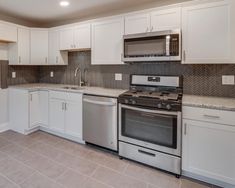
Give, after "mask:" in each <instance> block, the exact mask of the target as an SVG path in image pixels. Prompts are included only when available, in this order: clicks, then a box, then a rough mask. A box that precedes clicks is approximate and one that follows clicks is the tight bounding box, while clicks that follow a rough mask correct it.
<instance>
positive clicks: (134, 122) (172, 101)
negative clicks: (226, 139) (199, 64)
mask: <svg viewBox="0 0 235 188" xmlns="http://www.w3.org/2000/svg"><path fill="white" fill-rule="evenodd" d="M118 101H119V103H120V105H119V155H120V156H121V157H125V158H130V159H133V160H136V161H139V162H142V163H145V164H148V165H151V166H154V167H157V168H160V169H163V170H166V171H169V172H172V173H175V174H176V175H180V174H181V129H182V127H181V120H182V117H181V108H182V79H181V77H166V76H145V75H132V77H131V87H130V91H127V92H125V93H123V94H122V95H120V96H119V98H118Z"/></svg>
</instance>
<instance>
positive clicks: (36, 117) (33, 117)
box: [29, 91, 40, 128]
mask: <svg viewBox="0 0 235 188" xmlns="http://www.w3.org/2000/svg"><path fill="white" fill-rule="evenodd" d="M29 98H30V99H29V101H30V102H29V128H33V127H35V126H38V124H39V123H40V98H39V92H38V91H36V92H30V93H29Z"/></svg>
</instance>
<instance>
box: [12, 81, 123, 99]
mask: <svg viewBox="0 0 235 188" xmlns="http://www.w3.org/2000/svg"><path fill="white" fill-rule="evenodd" d="M64 87H78V86H77V85H66V84H43V83H42V84H41V83H35V84H22V85H15V86H10V88H17V89H25V90H29V91H35V90H55V91H66V92H73V93H84V94H90V95H98V96H106V97H118V96H119V95H120V94H122V93H124V92H125V91H126V90H123V89H109V88H102V87H88V86H85V87H81V89H79V90H74V89H65V88H64Z"/></svg>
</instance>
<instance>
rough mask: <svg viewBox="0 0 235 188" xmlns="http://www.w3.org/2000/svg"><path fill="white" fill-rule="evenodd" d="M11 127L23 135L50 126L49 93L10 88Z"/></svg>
mask: <svg viewBox="0 0 235 188" xmlns="http://www.w3.org/2000/svg"><path fill="white" fill-rule="evenodd" d="M9 125H10V128H11V129H12V130H14V131H16V132H19V133H22V134H29V133H31V132H33V131H35V130H38V129H39V126H48V91H29V90H24V89H15V88H10V89H9Z"/></svg>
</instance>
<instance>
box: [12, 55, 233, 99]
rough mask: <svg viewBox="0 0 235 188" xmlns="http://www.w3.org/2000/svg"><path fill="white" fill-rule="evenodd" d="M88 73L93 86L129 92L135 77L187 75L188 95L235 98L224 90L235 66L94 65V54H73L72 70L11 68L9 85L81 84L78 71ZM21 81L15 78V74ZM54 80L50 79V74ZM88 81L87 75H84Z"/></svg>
mask: <svg viewBox="0 0 235 188" xmlns="http://www.w3.org/2000/svg"><path fill="white" fill-rule="evenodd" d="M78 66H80V67H81V69H82V70H84V69H86V68H87V69H88V70H89V72H88V75H89V76H88V77H89V79H88V80H89V84H90V86H100V87H107V88H123V89H128V87H129V78H130V75H131V74H155V75H183V77H184V93H186V94H195V95H208V96H219V97H235V86H223V85H222V75H235V65H182V64H180V63H179V62H164V63H151V64H138V63H137V64H132V65H106V66H104V65H102V66H98V65H91V54H90V52H89V51H87V52H70V53H69V65H68V66H41V67H30V66H28V67H27V66H23V67H21V66H10V67H9V70H8V84H9V85H15V84H22V83H32V82H42V83H58V84H79V75H78V76H77V77H75V76H74V73H75V69H76V67H78ZM12 71H16V72H17V78H16V79H12V78H11V72H12ZM51 71H53V72H54V77H53V78H50V72H51ZM115 73H122V74H123V80H122V81H115V78H114V77H115ZM83 77H84V75H83Z"/></svg>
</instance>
